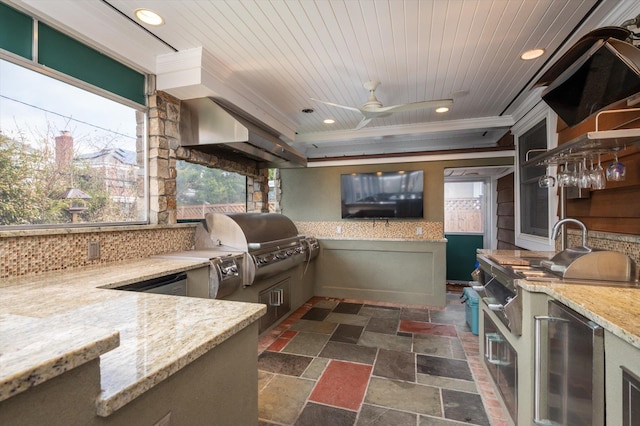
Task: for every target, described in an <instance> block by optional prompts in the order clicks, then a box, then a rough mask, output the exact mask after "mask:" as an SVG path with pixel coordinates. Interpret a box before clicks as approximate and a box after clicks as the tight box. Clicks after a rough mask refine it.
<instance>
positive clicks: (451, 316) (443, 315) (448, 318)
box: [429, 310, 467, 326]
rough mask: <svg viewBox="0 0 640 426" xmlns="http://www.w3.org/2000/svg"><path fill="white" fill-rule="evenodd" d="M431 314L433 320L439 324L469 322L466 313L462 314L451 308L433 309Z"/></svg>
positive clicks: (461, 324) (460, 324)
mask: <svg viewBox="0 0 640 426" xmlns="http://www.w3.org/2000/svg"><path fill="white" fill-rule="evenodd" d="M429 315H430V317H431V322H435V323H438V324H454V325H459V326H465V325H466V324H467V322H466V318H465V316H464V315H460V313H458V312H455V311H451V310H446V311H431V312H430V313H429Z"/></svg>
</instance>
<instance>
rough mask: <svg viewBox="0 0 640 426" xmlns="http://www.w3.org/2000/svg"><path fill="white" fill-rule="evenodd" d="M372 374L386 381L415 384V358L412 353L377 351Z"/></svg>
mask: <svg viewBox="0 0 640 426" xmlns="http://www.w3.org/2000/svg"><path fill="white" fill-rule="evenodd" d="M373 374H374V375H375V376H380V377H386V378H388V379H397V380H406V381H409V382H415V381H416V356H415V354H414V353H412V352H401V351H389V350H387V349H379V350H378V357H377V358H376V363H375V365H374V368H373Z"/></svg>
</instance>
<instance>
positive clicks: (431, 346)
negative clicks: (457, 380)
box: [413, 334, 457, 358]
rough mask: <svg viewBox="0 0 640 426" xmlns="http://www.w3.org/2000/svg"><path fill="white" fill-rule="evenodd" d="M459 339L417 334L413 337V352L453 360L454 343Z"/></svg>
mask: <svg viewBox="0 0 640 426" xmlns="http://www.w3.org/2000/svg"><path fill="white" fill-rule="evenodd" d="M456 340H457V339H454V338H451V337H444V336H436V335H425V334H415V335H414V336H413V351H414V352H417V353H421V354H427V355H434V356H439V357H443V358H451V357H452V355H453V348H452V347H453V345H454V343H453V342H454V341H456Z"/></svg>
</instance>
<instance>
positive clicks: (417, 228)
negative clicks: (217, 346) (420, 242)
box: [416, 226, 422, 235]
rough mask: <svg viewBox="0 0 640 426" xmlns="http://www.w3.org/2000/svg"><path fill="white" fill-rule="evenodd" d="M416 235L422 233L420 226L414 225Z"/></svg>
mask: <svg viewBox="0 0 640 426" xmlns="http://www.w3.org/2000/svg"><path fill="white" fill-rule="evenodd" d="M416 235H422V226H418V227H416Z"/></svg>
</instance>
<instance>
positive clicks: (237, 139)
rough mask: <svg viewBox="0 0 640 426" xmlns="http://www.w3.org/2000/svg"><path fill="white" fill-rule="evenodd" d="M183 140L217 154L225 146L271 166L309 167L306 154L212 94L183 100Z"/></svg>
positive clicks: (181, 110)
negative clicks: (210, 96) (214, 98)
mask: <svg viewBox="0 0 640 426" xmlns="http://www.w3.org/2000/svg"><path fill="white" fill-rule="evenodd" d="M180 139H181V141H180V144H181V145H182V146H185V147H189V148H192V149H197V150H199V151H203V152H207V153H210V154H215V152H216V150H225V151H229V152H232V153H235V154H237V155H241V156H245V157H250V158H252V159H254V160H257V161H261V162H265V163H267V165H269V166H271V167H305V166H306V165H307V159H306V157H305V156H304V155H302V154H301V153H299V152H298V151H296V150H295V149H294V148H293V147H291V146H289V145H288V144H287V143H286V142H284V141H282V140H280V139H279V138H278V136H277V135H275V134H274V133H271V132H269V131H268V130H267V129H265V128H261V127H259V126H258V125H256V124H255V123H253V122H251V121H249V120H247V119H246V118H245V117H242V116H241V115H239V114H237V113H236V112H234V111H232V110H230V109H228V108H226V107H224V106H222V105H220V104H219V103H217V102H216V101H214V100H213V99H211V98H198V99H189V100H183V101H182V102H181V105H180Z"/></svg>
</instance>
